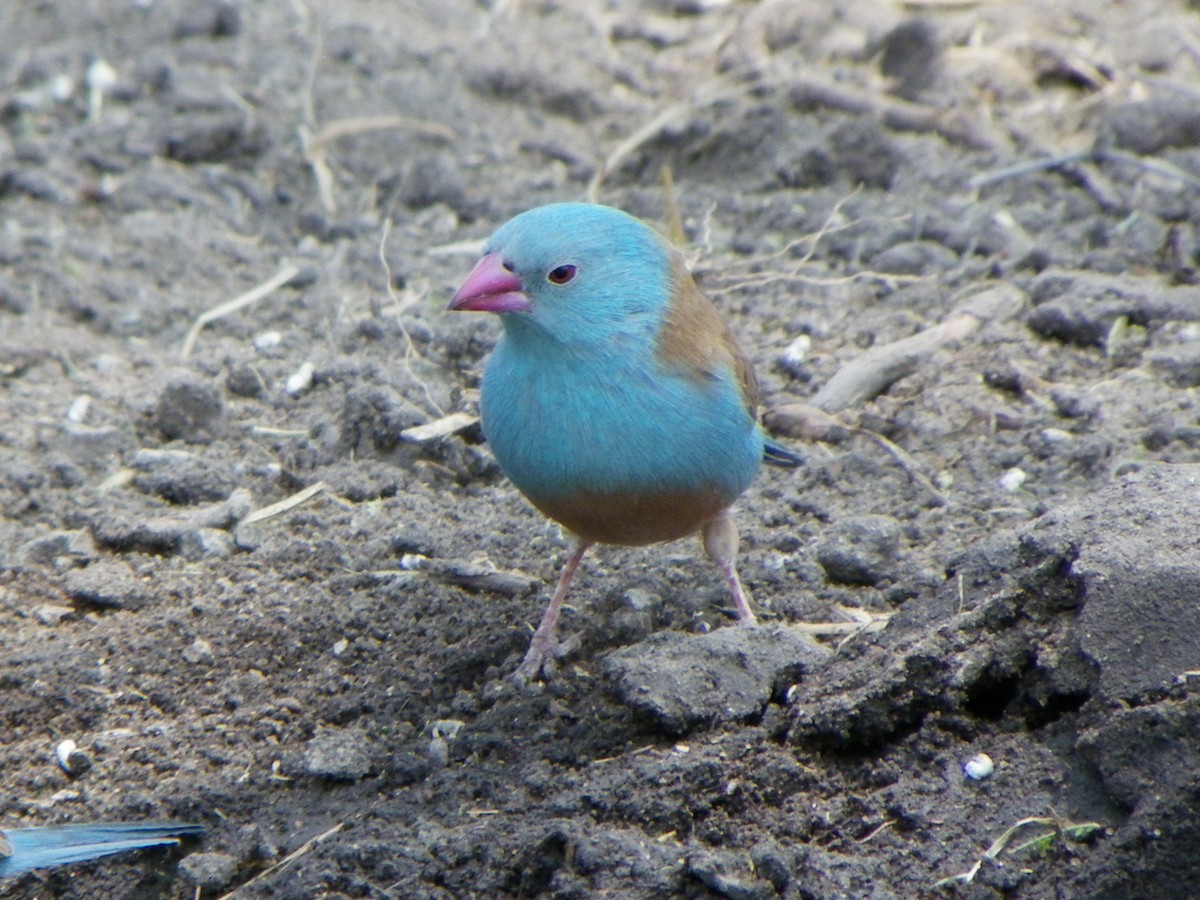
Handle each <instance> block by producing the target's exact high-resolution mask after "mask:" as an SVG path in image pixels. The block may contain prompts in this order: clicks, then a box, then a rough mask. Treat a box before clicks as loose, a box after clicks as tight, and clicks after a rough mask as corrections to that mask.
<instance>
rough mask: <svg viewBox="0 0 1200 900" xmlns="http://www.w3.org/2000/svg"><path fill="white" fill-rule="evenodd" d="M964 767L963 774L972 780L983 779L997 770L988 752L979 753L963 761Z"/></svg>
mask: <svg viewBox="0 0 1200 900" xmlns="http://www.w3.org/2000/svg"><path fill="white" fill-rule="evenodd" d="M962 769H963V774H964V775H966V776H967V777H968V778H970V779H971V780H972V781H982V780H983V779H985V778H990V777H991V774H992V773H993V772H994V771H996V764H995V763H993V762H992V758H991V757H990V756H988V755H987V754H986V753H978V754H976V755H975V756H972V757H971V758H970V759H968V760H967V761H966V762H965V763H963V767H962Z"/></svg>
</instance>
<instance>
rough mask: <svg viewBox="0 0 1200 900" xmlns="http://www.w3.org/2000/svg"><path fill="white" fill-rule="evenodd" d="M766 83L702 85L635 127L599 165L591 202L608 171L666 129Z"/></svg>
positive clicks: (595, 200)
mask: <svg viewBox="0 0 1200 900" xmlns="http://www.w3.org/2000/svg"><path fill="white" fill-rule="evenodd" d="M762 84H763V83H762V82H761V81H752V82H749V83H747V84H742V85H733V86H731V85H730V84H728V83H727V82H726V81H725V80H724V79H718V80H716V81H714V82H712V83H710V84H707V85H705V86H704V87H702V88H700V89H699V90H698V91H696V93H695V94H694V95H693V96H691V97H689V98H688V99H687V100H682V101H680V102H678V103H672V104H671V105H670V106H667V107H665V108H664V109H661V110H659V112H658V113H657V114H656V115H654V116H653V117H652V118H651V119H650V120H649V121H648V122H646V123H644V124H643V125H642V126H641V127H639V128H636V129H634V131H633V132H632V133H631V134H630V135H629V136H628V137H627V138H625V140H623V141H621V142H620V143H619V144H617V146H615V147H613V149H612V150H611V151H609V154H608V155H607V156H606V157H605V158H604V159H603V160H601V162H600V164H599V165H598V166H597V167H596V174H595V175H593V176H592V180H591V182H590V183H589V184H588V189H587V199H588V201H589V202H591V203H598V202H599V197H600V188H601V187H603V185H604V179H605V178H607V177H608V173H609V172H615V171H617V170H618V169H619V168H620V167H621V166H622V164H624V162H625V160H627V159H628V158H629V157H630V156H632V155H633V154H634V153H635V152H636V151H637V150H638V148H639V147H641V146H642V145H643V144H647V143H649V142H650V141H652V140H654V138H655V137H657V136H658V134H659V133H660V132H661V131H663V130H664V129H665V128H667V127H669V126H671V125H674V124H675V123H676V122H681V121H684V120H685V119H687V117H688V116H690V115H692V114H694V113H696V112H698V111H700V110H702V109H706V108H707V107H710V106H716V105H717V104H718V103H723V102H724V101H726V100H733V99H735V98H737V97H741V96H744V95H745V94H747V93H749V92H750V91H752V90H755V89H756V88H759V87H761V86H762Z"/></svg>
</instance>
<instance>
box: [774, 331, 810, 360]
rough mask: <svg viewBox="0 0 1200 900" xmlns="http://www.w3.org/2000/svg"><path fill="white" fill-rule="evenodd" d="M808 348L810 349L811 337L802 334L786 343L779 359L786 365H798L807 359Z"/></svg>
mask: <svg viewBox="0 0 1200 900" xmlns="http://www.w3.org/2000/svg"><path fill="white" fill-rule="evenodd" d="M810 350H812V338H811V337H809V336H808V335H807V334H802V335H800V336H799V337H798V338H796V339H795V340H794V341H792V342H791V343H790V344H788V345H787V349H785V350H784V351H783V353H781V354H780V355H779V360H780V362H782V363H783V364H784V365H786V366H800V365H803V364H804V361H805V360H806V359H808V354H809V351H810Z"/></svg>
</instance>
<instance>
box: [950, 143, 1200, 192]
mask: <svg viewBox="0 0 1200 900" xmlns="http://www.w3.org/2000/svg"><path fill="white" fill-rule="evenodd" d="M1106 162H1117V163H1124V164H1125V165H1129V166H1135V167H1136V168H1139V169H1142V170H1143V171H1145V172H1149V173H1151V174H1154V175H1162V176H1164V177H1166V178H1171V179H1174V180H1176V181H1179V182H1182V183H1183V184H1186V185H1188V186H1190V187H1193V188H1196V189H1200V178H1197V177H1196V176H1195V175H1193V174H1191V173H1190V172H1187V171H1185V170H1183V169H1181V168H1180V167H1179V166H1176V165H1174V164H1172V163H1169V162H1167V161H1166V160H1165V159H1159V158H1158V157H1154V156H1139V155H1137V154H1136V153H1129V152H1127V151H1124V150H1114V149H1112V148H1108V149H1099V150H1097V149H1092V150H1082V151H1079V152H1076V153H1063V154H1060V155H1057V156H1048V157H1046V158H1045V159H1031V160H1026V161H1025V162H1019V163H1015V164H1013V165H1011V166H1005V167H1004V168H1002V169H995V170H993V171H991V172H983V173H981V174H979V175H976V176H975V177H974V178H972V179H971V180H970V181H969V182H967V184H968V186H969V187H972V188H975V189H978V188H982V187H988V186H990V185H993V184H997V183H999V182H1001V181H1007V180H1008V179H1010V178H1021V177H1023V176H1025V175H1030V174H1032V173H1034V172H1045V171H1049V170H1052V169H1062V168H1065V167H1067V166H1079V165H1083V164H1085V163H1093V164H1103V163H1106Z"/></svg>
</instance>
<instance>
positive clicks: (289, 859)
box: [218, 822, 346, 900]
mask: <svg viewBox="0 0 1200 900" xmlns="http://www.w3.org/2000/svg"><path fill="white" fill-rule="evenodd" d="M345 827H346V823H345V822H339V823H338V824H336V825H334V826H333V827H332V828H330V829H329V830H328V831H326V832H324V833H323V834H318V835H317V836H316V837H315V838H313V839H312V840H310V841H306V842H304V843H303V844H301V845H300V846H299V847H298V848H296V849H295V850H293V851H292V852H291V853H289V854H288V855H287V856H285V857H284V858H283V859H281V860H280V861H279V862H277V863H275V865H273V866H271V867H270V868H269V869H263V870H262V871H261V872H259V873H258V874H257V875H255V876H254V877H253V878H251V879H250V880H249V881H247V882H246V883H245V884H242V885H239V886H238V887H235V888H234V889H233V890H232V891H230V892H229V893H228V894H222V895H221V896H220V898H218V900H229V898H230V897H236V896H237V895H238V894H240V893H241V892H242V891H243V890H244V889H245V888H248V887H250V886H251V885H253V884H256V883H258V882H259V881H262V880H263V879H264V878H266V877H267V876H268V875H271V874H273V873H275V872H278V871H279V870H280V869H282V868H285V867H286V866H290V865H291V864H292V863H294V862H295V861H296V860H298V859H299V858H300V857H302V856H304V855H305V854H306V853H310V852H312V850H313V848H314V847H316V846H317V844H319V843H321V841H323V840H325V839H326V838H329V837H332V836H333V835H335V834H337V833H338V832H339V831H341V830H342V829H343V828H345Z"/></svg>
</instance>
